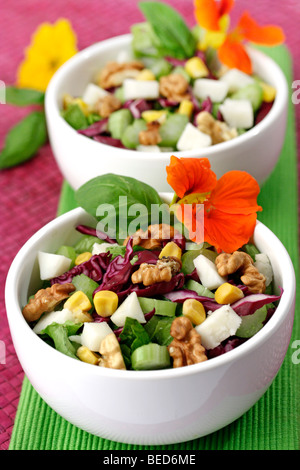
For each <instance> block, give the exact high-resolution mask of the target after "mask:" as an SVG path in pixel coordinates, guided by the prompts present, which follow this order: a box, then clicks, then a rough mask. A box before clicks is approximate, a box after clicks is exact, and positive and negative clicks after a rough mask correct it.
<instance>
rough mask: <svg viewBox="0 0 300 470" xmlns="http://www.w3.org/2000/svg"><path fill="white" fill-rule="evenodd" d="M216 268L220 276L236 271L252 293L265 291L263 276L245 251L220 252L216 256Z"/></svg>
mask: <svg viewBox="0 0 300 470" xmlns="http://www.w3.org/2000/svg"><path fill="white" fill-rule="evenodd" d="M216 268H217V271H218V273H219V274H220V275H221V276H227V275H228V274H233V273H236V272H237V271H238V272H239V273H240V275H241V281H242V282H243V283H244V284H245V285H246V286H247V287H248V288H249V290H250V292H252V293H253V294H254V293H263V292H265V289H266V279H265V276H264V275H263V274H261V273H260V272H259V271H258V270H257V268H256V267H255V266H254V263H253V260H252V258H251V256H250V255H248V254H247V253H242V252H240V251H235V252H233V253H232V254H228V253H221V254H220V255H218V257H217V258H216Z"/></svg>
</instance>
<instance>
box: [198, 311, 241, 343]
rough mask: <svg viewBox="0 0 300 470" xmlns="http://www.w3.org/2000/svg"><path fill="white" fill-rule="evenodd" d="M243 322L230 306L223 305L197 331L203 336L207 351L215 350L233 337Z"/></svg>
mask: <svg viewBox="0 0 300 470" xmlns="http://www.w3.org/2000/svg"><path fill="white" fill-rule="evenodd" d="M241 322H242V319H241V317H240V316H239V315H237V314H236V313H235V311H234V310H233V309H232V308H231V307H230V305H223V306H222V307H220V308H218V309H217V310H215V311H214V312H212V313H210V315H208V316H207V317H206V319H205V320H204V322H203V323H201V324H200V325H198V326H196V327H195V329H196V331H197V332H198V333H199V335H200V336H201V343H202V345H203V346H204V347H205V349H213V348H215V347H217V346H219V344H220V343H221V342H222V341H224V340H225V339H227V338H229V337H230V336H233V335H234V334H235V333H236V331H237V329H238V327H239V326H240V324H241Z"/></svg>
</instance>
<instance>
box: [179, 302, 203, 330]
mask: <svg viewBox="0 0 300 470" xmlns="http://www.w3.org/2000/svg"><path fill="white" fill-rule="evenodd" d="M182 314H183V315H184V316H185V317H187V318H189V319H190V320H191V322H192V324H193V325H200V323H202V322H203V321H204V320H205V318H206V312H205V309H204V307H203V304H202V303H201V302H199V300H196V299H187V300H185V301H184V302H183V304H182Z"/></svg>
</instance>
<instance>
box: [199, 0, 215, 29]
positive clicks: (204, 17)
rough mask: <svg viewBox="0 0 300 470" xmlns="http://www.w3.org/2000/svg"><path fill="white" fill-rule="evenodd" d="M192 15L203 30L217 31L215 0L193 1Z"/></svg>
mask: <svg viewBox="0 0 300 470" xmlns="http://www.w3.org/2000/svg"><path fill="white" fill-rule="evenodd" d="M194 7H195V10H194V13H195V18H196V20H197V23H198V24H199V25H200V26H202V28H204V29H208V30H210V31H219V30H220V26H219V19H220V13H219V8H218V5H217V3H216V2H215V0H195V2H194Z"/></svg>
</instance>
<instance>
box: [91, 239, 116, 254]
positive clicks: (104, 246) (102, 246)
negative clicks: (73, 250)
mask: <svg viewBox="0 0 300 470" xmlns="http://www.w3.org/2000/svg"><path fill="white" fill-rule="evenodd" d="M114 246H119V245H118V243H107V242H103V243H94V245H93V249H92V255H100V253H106V252H107V251H108V249H109V248H112V247H114Z"/></svg>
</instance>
